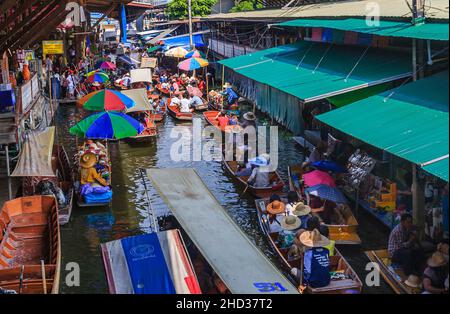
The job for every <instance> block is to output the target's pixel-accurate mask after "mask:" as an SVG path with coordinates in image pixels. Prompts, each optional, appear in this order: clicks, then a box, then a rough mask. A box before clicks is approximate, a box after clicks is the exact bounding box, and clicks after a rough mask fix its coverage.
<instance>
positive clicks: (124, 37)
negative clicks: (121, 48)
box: [120, 4, 127, 43]
mask: <svg viewBox="0 0 450 314" xmlns="http://www.w3.org/2000/svg"><path fill="white" fill-rule="evenodd" d="M120 31H121V37H120V41H121V42H123V43H126V42H127V13H126V12H125V5H124V4H122V7H121V9H120Z"/></svg>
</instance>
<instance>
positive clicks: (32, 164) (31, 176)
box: [12, 127, 74, 225]
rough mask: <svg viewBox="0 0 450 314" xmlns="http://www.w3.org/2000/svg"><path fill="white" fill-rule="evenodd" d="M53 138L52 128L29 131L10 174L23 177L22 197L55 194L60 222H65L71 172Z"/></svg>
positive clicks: (69, 204) (70, 199)
mask: <svg viewBox="0 0 450 314" xmlns="http://www.w3.org/2000/svg"><path fill="white" fill-rule="evenodd" d="M54 138H55V127H48V128H46V129H45V130H43V131H33V132H29V133H28V134H27V135H26V139H25V142H24V144H23V146H22V149H21V152H20V156H19V161H18V163H17V165H16V168H15V169H14V172H13V173H12V176H13V177H22V178H23V181H22V194H23V196H32V195H36V194H42V195H47V194H48V195H53V196H55V197H56V198H57V200H58V205H59V206H58V208H59V215H58V216H59V222H60V224H61V225H64V224H66V223H68V222H69V219H70V216H71V214H72V207H73V195H74V188H73V172H72V167H71V165H70V161H69V158H68V157H67V153H66V151H65V149H64V146H62V145H54ZM59 189H60V190H59ZM60 191H61V192H62V193H63V194H62V195H61V193H59V192H60Z"/></svg>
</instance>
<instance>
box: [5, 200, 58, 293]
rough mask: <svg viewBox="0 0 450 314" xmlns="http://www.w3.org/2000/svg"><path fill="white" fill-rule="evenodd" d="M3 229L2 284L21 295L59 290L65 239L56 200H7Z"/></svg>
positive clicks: (56, 291)
mask: <svg viewBox="0 0 450 314" xmlns="http://www.w3.org/2000/svg"><path fill="white" fill-rule="evenodd" d="M0 230H1V231H2V232H0V287H1V288H3V289H6V290H14V291H16V292H17V293H19V294H39V293H46V292H47V293H52V294H56V293H58V291H59V277H60V267H61V242H60V232H59V223H58V204H57V201H56V199H55V198H54V197H53V196H29V197H22V198H17V199H14V200H11V201H8V202H5V204H4V205H3V208H2V210H1V212H0ZM41 261H43V265H44V267H42V265H41ZM42 268H44V272H42ZM44 278H45V279H44Z"/></svg>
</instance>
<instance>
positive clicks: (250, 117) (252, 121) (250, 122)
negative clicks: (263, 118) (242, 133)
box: [241, 112, 256, 129]
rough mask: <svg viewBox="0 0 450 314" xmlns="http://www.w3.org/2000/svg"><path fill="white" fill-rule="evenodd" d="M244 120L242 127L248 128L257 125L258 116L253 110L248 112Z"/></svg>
mask: <svg viewBox="0 0 450 314" xmlns="http://www.w3.org/2000/svg"><path fill="white" fill-rule="evenodd" d="M243 118H244V122H242V124H241V127H242V128H244V129H245V128H246V127H248V126H253V127H256V116H255V114H254V113H253V112H247V113H245V114H244V116H243Z"/></svg>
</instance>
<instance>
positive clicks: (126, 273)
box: [101, 230, 201, 294]
mask: <svg viewBox="0 0 450 314" xmlns="http://www.w3.org/2000/svg"><path fill="white" fill-rule="evenodd" d="M101 250H102V255H103V264H104V266H105V270H106V277H107V279H108V287H109V292H110V293H111V294H200V293H201V290H200V286H199V283H198V280H197V277H196V276H195V273H194V270H193V268H192V265H191V263H190V261H189V257H188V254H187V251H186V247H185V246H184V243H183V240H182V239H181V235H180V232H179V231H178V230H168V231H164V232H158V233H150V234H145V235H139V236H133V237H127V238H123V239H120V240H115V241H111V242H107V243H103V244H101Z"/></svg>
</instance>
